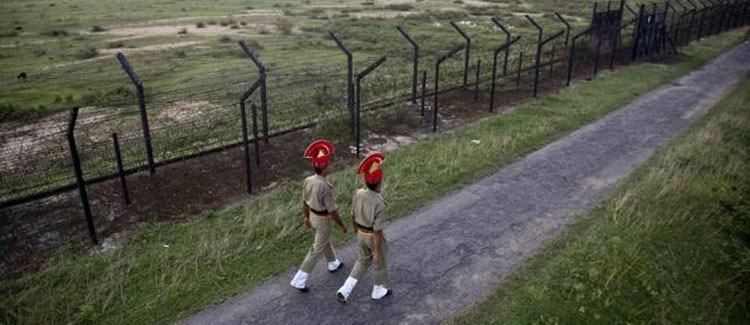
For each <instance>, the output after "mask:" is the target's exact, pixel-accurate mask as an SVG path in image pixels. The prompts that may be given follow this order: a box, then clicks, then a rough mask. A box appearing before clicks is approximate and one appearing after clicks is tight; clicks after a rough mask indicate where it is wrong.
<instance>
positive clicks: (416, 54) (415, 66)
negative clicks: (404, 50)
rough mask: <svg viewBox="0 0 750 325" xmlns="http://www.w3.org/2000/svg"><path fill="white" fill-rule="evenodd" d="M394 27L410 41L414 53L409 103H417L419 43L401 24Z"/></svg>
mask: <svg viewBox="0 0 750 325" xmlns="http://www.w3.org/2000/svg"><path fill="white" fill-rule="evenodd" d="M396 29H397V30H398V31H399V33H401V35H403V36H404V38H406V40H407V41H408V42H409V43H411V45H412V47H413V48H414V54H413V55H412V72H411V74H412V76H411V103H412V105H417V82H418V81H417V79H418V78H419V77H418V75H419V44H417V41H415V40H414V39H413V38H412V37H411V36H410V35H409V34H408V33H407V32H406V31H405V30H404V29H403V28H402V27H401V26H396Z"/></svg>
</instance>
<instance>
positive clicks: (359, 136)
mask: <svg viewBox="0 0 750 325" xmlns="http://www.w3.org/2000/svg"><path fill="white" fill-rule="evenodd" d="M385 60H386V57H385V56H384V57H381V58H380V59H378V60H377V61H375V62H374V63H373V64H370V65H369V66H368V67H367V68H365V69H364V70H362V72H360V73H358V74H357V106H356V107H357V123H356V124H357V150H356V151H357V159H359V151H360V142H361V139H362V129H361V126H360V125H361V124H360V119H361V116H362V97H361V94H362V79H364V78H365V77H366V76H367V75H368V74H370V72H372V70H375V69H376V68H377V67H379V66H380V65H381V64H383V62H385Z"/></svg>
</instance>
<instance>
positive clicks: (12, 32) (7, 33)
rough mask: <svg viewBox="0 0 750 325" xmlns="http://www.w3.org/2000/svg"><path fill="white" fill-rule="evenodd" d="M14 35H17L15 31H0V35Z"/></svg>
mask: <svg viewBox="0 0 750 325" xmlns="http://www.w3.org/2000/svg"><path fill="white" fill-rule="evenodd" d="M14 36H18V32H17V31H14V30H11V31H3V32H0V37H14Z"/></svg>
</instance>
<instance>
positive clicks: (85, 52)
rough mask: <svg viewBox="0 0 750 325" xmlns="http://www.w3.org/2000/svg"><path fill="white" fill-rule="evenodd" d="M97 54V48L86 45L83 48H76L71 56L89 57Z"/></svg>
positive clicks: (78, 57) (82, 58) (77, 57)
mask: <svg viewBox="0 0 750 325" xmlns="http://www.w3.org/2000/svg"><path fill="white" fill-rule="evenodd" d="M97 55H99V50H97V49H96V48H95V47H91V46H89V47H86V48H84V49H80V50H78V51H77V52H76V53H75V54H74V55H73V56H75V58H76V59H81V60H84V59H90V58H93V57H96V56H97Z"/></svg>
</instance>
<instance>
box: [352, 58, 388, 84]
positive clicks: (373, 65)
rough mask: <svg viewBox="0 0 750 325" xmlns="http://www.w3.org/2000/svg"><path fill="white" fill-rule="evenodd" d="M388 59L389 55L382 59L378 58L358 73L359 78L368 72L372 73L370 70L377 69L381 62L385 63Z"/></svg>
mask: <svg viewBox="0 0 750 325" xmlns="http://www.w3.org/2000/svg"><path fill="white" fill-rule="evenodd" d="M387 59H388V57H387V56H383V57H381V58H380V59H378V60H377V61H375V62H373V63H372V64H370V65H369V66H367V68H365V69H364V70H362V72H360V73H358V74H357V78H359V79H362V78H364V77H365V76H367V75H368V74H370V72H372V70H375V68H377V67H379V66H380V65H381V64H383V63H385V61H386V60H387Z"/></svg>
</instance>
